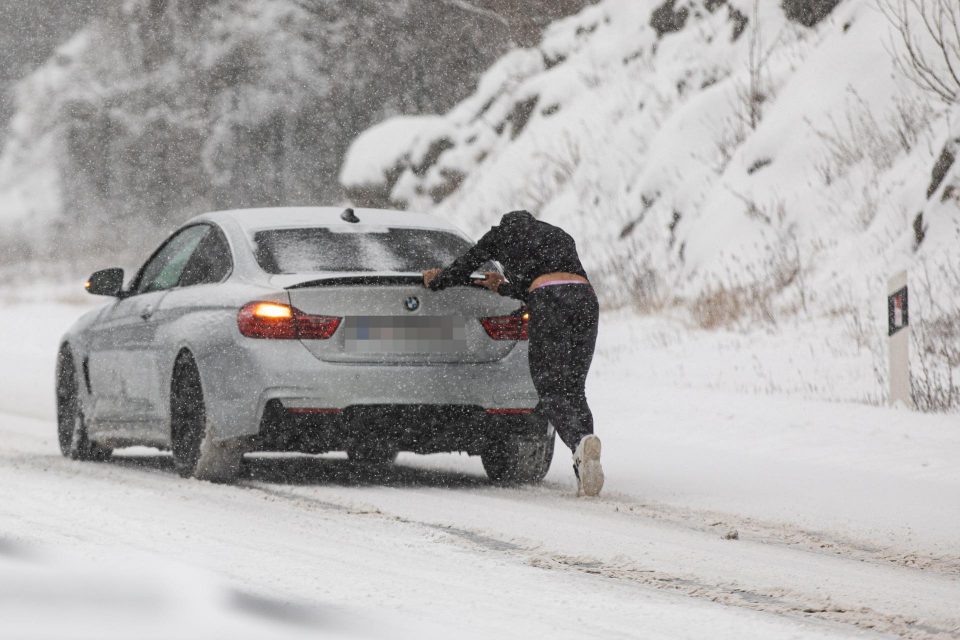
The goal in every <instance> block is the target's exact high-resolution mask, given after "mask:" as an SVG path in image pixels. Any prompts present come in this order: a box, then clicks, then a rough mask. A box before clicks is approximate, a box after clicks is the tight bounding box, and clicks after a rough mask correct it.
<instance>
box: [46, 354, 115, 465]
mask: <svg viewBox="0 0 960 640" xmlns="http://www.w3.org/2000/svg"><path fill="white" fill-rule="evenodd" d="M57 442H58V444H59V445H60V453H62V454H63V455H64V457H66V458H70V459H72V460H94V461H102V460H106V459H107V458H109V457H110V455H111V454H112V453H113V450H112V449H110V448H108V447H104V446H101V445H99V444H97V443H96V442H93V441H91V440H90V439H89V438H88V437H87V425H86V422H85V421H84V417H83V406H82V403H81V400H80V388H79V386H78V384H77V369H76V366H75V364H74V360H73V356H72V355H71V354H70V351H69V350H68V349H67V348H66V347H64V348H63V349H61V351H60V353H59V355H58V356H57Z"/></svg>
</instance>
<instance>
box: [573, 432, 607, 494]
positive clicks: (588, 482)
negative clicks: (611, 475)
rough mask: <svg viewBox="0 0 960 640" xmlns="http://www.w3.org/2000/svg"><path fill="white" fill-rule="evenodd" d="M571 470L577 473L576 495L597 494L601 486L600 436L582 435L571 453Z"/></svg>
mask: <svg viewBox="0 0 960 640" xmlns="http://www.w3.org/2000/svg"><path fill="white" fill-rule="evenodd" d="M573 472H574V473H575V474H576V475H577V496H597V495H600V489H602V488H603V466H602V465H601V464H600V438H598V437H597V436H594V435H589V436H584V437H583V439H582V440H581V441H580V444H578V445H577V450H576V451H575V452H574V454H573Z"/></svg>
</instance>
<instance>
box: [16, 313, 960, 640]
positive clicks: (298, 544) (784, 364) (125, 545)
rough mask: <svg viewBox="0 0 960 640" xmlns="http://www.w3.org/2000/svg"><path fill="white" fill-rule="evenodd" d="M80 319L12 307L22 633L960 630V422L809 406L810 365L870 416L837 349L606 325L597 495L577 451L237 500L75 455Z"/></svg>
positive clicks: (430, 467)
mask: <svg viewBox="0 0 960 640" xmlns="http://www.w3.org/2000/svg"><path fill="white" fill-rule="evenodd" d="M81 311H82V309H81V308H80V307H74V306H69V305H39V304H37V305H22V306H19V307H10V306H9V305H8V306H7V308H6V309H4V310H3V311H0V336H2V337H0V340H2V342H0V376H2V378H0V379H2V383H3V384H2V386H0V637H3V638H13V639H19V638H130V637H138V638H170V637H178V638H180V637H188V638H189V637H197V638H219V637H230V638H263V637H271V638H273V637H277V638H285V637H290V638H299V637H360V638H363V637H369V638H378V637H400V638H403V637H420V638H422V637H426V638H454V637H455V638H471V637H476V638H490V637H507V638H534V637H551V638H585V637H595V638H604V639H609V638H671V639H673V638H707V637H709V638H711V639H725V638H736V639H738V640H739V639H743V638H758V639H759V638H764V639H770V638H860V637H866V638H870V637H909V638H936V637H942V638H960V464H958V460H960V419H958V418H957V417H956V416H922V415H917V414H914V413H910V412H905V411H892V410H886V409H877V408H871V407H867V406H864V405H859V404H853V403H844V402H825V401H817V400H812V399H809V397H808V398H805V397H804V395H807V396H810V395H816V394H820V395H821V397H822V393H821V392H820V391H819V390H817V389H815V388H813V387H812V386H811V387H810V388H809V389H808V391H809V393H807V394H804V392H803V385H802V384H794V382H791V380H793V381H796V380H797V379H802V377H803V375H801V374H798V373H797V372H798V371H801V372H803V371H806V372H807V374H809V371H810V370H811V369H812V368H815V366H822V367H825V368H826V369H829V372H825V373H824V375H825V376H827V375H829V376H834V377H833V378H832V379H831V384H834V385H835V386H836V387H837V388H836V391H835V393H836V397H844V395H845V394H847V395H854V396H855V395H856V394H857V393H859V388H858V387H857V385H858V384H859V382H858V379H859V378H858V376H859V375H860V373H859V372H860V368H861V367H868V366H869V363H866V364H865V363H864V362H863V361H862V359H861V360H858V359H857V358H855V357H850V358H846V359H844V358H840V357H836V358H834V359H833V360H830V359H829V358H828V357H827V356H826V355H825V354H823V353H818V352H816V349H815V347H813V346H810V345H819V344H824V340H823V339H822V337H821V336H817V337H816V338H815V339H811V340H810V342H809V344H803V343H802V341H800V340H799V338H798V339H796V340H793V339H788V340H784V339H782V337H781V338H779V339H777V340H775V341H774V340H770V341H764V340H762V339H755V338H751V339H742V338H740V337H737V336H735V335H726V336H724V335H718V334H702V335H696V336H693V337H690V338H687V339H684V340H682V341H681V340H666V339H663V335H665V334H664V333H663V332H664V326H665V325H664V322H665V321H653V320H649V319H637V318H629V317H608V318H605V324H604V326H603V328H602V332H601V345H600V349H599V352H598V358H597V363H596V366H595V372H594V374H593V376H592V378H591V380H590V387H589V393H590V398H591V402H592V404H593V406H594V408H595V412H596V414H597V423H598V425H599V430H600V434H601V436H602V437H603V439H604V443H605V450H604V455H605V460H604V464H605V467H606V471H607V477H608V482H607V488H606V491H605V493H604V496H603V497H602V498H601V499H598V500H578V499H576V498H574V497H573V496H572V493H573V482H572V475H571V471H570V464H569V457H568V455H567V454H566V452H563V451H559V450H558V455H557V458H556V460H555V461H554V467H553V470H552V471H551V474H550V476H549V477H548V480H547V482H546V484H544V485H543V486H542V487H536V488H524V489H507V488H496V487H492V486H490V485H489V484H488V483H487V482H486V480H485V477H484V475H483V472H482V469H481V467H480V464H479V461H478V460H476V459H470V458H466V457H462V456H431V457H416V456H406V455H405V456H402V457H401V459H400V461H399V464H398V465H397V466H396V467H395V468H394V469H392V470H391V471H389V472H388V473H387V474H386V475H384V476H375V475H371V474H370V472H364V471H363V470H361V469H359V468H357V467H355V466H353V465H351V464H350V463H348V462H347V461H346V460H345V459H342V458H337V457H323V458H318V457H307V456H299V457H298V456H293V457H291V456H259V457H255V458H252V459H250V460H249V462H248V465H247V469H246V471H245V474H244V477H243V478H242V480H241V481H240V482H239V484H238V485H237V486H218V485H212V484H207V483H201V482H197V481H192V480H183V479H181V478H179V477H178V476H177V475H176V474H175V473H174V472H173V471H172V468H171V463H170V459H169V458H168V457H167V456H166V455H163V454H158V453H156V452H154V451H153V450H149V449H140V450H132V451H128V452H126V453H124V454H122V455H121V456H118V457H116V459H115V460H114V461H113V462H110V463H104V464H95V463H78V462H72V461H68V460H64V459H63V458H62V457H61V456H60V455H59V452H58V451H57V446H56V438H55V425H54V421H53V394H52V384H53V381H52V378H53V373H52V371H53V361H54V356H55V353H56V344H57V339H58V337H59V335H60V333H61V332H62V330H63V329H64V328H65V327H66V326H68V325H69V324H70V322H71V321H72V319H73V318H74V317H76V316H77V315H78V314H79V313H80V312H81ZM666 326H668V329H669V326H672V325H669V323H668V324H667V325H666ZM653 334H657V335H659V336H660V338H659V339H658V340H649V339H646V338H645V337H644V336H649V335H653ZM678 335H679V334H678ZM827 342H829V341H827ZM823 349H824V350H825V351H829V350H830V349H831V347H830V346H829V344H826V345H825V346H824V347H823ZM807 351H809V355H802V354H803V353H806V352H807ZM798 354H801V355H798ZM817 363H820V364H819V365H818V364H817ZM769 375H775V377H776V379H777V380H778V382H777V388H778V389H780V390H781V391H782V392H781V393H780V394H779V395H759V394H756V393H749V392H747V389H748V388H749V387H750V384H751V382H750V381H751V380H752V379H754V378H756V379H757V380H756V385H757V389H758V390H763V389H767V390H769V389H768V387H769V386H770V381H769V380H762V379H761V378H764V376H769ZM862 375H864V376H869V375H870V373H869V369H867V370H866V371H864V372H863V374H862ZM847 380H849V382H847ZM827 397H829V396H827ZM734 532H736V534H737V535H736V536H734V535H733V533H734ZM728 538H736V539H728Z"/></svg>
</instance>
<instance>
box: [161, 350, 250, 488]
mask: <svg viewBox="0 0 960 640" xmlns="http://www.w3.org/2000/svg"><path fill="white" fill-rule="evenodd" d="M208 427H209V423H208V422H207V411H206V405H205V404H204V400H203V386H202V384H201V381H200V371H199V369H197V365H196V362H195V361H194V359H193V357H192V356H191V355H190V354H189V353H186V352H185V353H184V354H182V355H181V356H180V357H179V358H178V359H177V364H176V365H175V366H174V375H173V381H172V382H171V386H170V445H171V447H170V448H171V450H172V452H173V464H174V467H175V468H176V470H177V472H178V473H179V474H180V475H181V476H182V477H184V478H196V479H198V480H207V481H209V482H221V483H229V482H233V481H234V480H236V478H237V475H238V474H239V473H240V465H241V462H242V459H243V450H242V449H241V448H240V446H239V445H238V444H237V443H219V442H214V441H213V438H212V436H211V434H210V430H209V428H208Z"/></svg>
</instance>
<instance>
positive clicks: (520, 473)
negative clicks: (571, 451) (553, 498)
mask: <svg viewBox="0 0 960 640" xmlns="http://www.w3.org/2000/svg"><path fill="white" fill-rule="evenodd" d="M530 419H531V420H536V418H534V417H532V416H531V417H530ZM543 431H546V433H539V434H538V433H510V434H508V435H506V436H504V437H503V439H502V440H500V441H498V442H493V443H491V444H490V445H489V446H487V448H486V449H484V451H483V452H482V453H481V454H480V460H481V461H482V462H483V469H484V471H486V472H487V477H489V478H490V480H492V481H493V482H496V483H498V484H507V485H515V484H537V483H539V482H542V481H543V479H544V478H545V477H546V476H547V472H548V471H549V470H550V463H551V462H553V449H554V442H555V440H556V436H555V434H554V430H553V429H552V428H549V429H544V430H543Z"/></svg>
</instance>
